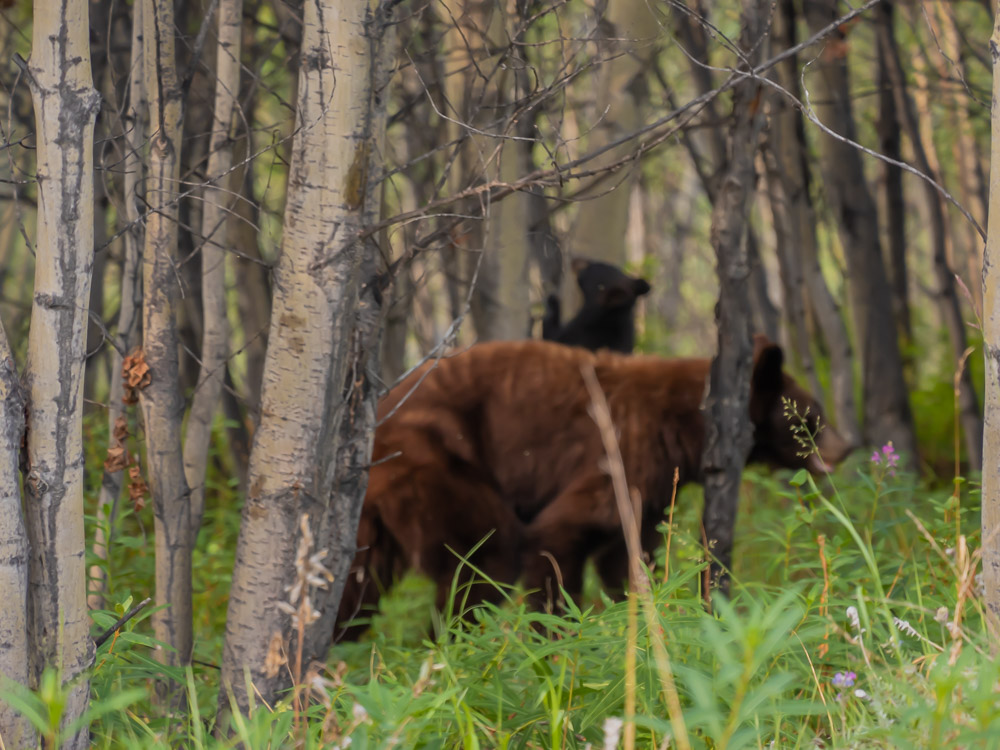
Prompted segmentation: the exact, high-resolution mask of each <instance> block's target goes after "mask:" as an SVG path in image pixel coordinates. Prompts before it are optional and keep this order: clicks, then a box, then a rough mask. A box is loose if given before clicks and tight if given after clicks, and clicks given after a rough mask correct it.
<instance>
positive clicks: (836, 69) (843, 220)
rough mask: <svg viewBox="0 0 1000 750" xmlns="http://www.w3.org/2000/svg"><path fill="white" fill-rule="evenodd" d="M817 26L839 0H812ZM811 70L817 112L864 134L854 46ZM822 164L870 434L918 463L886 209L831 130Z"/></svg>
mask: <svg viewBox="0 0 1000 750" xmlns="http://www.w3.org/2000/svg"><path fill="white" fill-rule="evenodd" d="M804 5H805V15H806V20H807V22H808V25H809V28H810V29H811V30H812V31H813V32H817V31H819V30H821V29H823V28H824V27H826V26H827V25H829V24H830V23H831V22H833V21H834V20H836V18H837V17H838V16H837V7H836V6H837V3H836V0H806V1H805V3H804ZM814 69H815V70H816V72H815V73H814V74H813V75H812V76H810V79H809V80H810V82H811V83H812V85H813V91H812V96H811V99H812V101H813V102H814V106H815V109H816V111H817V115H818V117H819V119H820V120H821V121H823V122H824V123H825V124H826V125H827V126H829V127H830V128H831V129H832V130H834V131H835V132H837V133H840V134H841V135H843V136H845V137H847V138H850V139H851V140H854V141H856V140H857V137H856V135H857V132H856V130H857V129H856V126H855V122H854V113H853V108H852V105H851V92H850V83H849V80H848V73H847V60H846V47H845V45H844V44H843V43H841V44H837V45H827V47H826V48H825V49H824V50H823V52H822V54H821V56H820V58H819V59H818V60H817V61H816V63H815V64H814ZM820 151H821V158H820V163H821V168H822V173H823V182H824V184H825V185H826V192H827V197H828V199H829V201H830V204H831V207H832V209H833V214H834V216H835V218H836V221H837V228H838V231H839V234H840V241H841V244H842V245H843V248H844V257H845V259H846V261H847V286H848V293H849V296H850V299H851V309H852V312H853V316H854V327H855V336H856V340H857V342H858V348H859V350H860V351H859V354H860V356H861V365H862V373H863V383H862V387H863V394H864V415H865V419H864V438H865V439H866V440H867V441H868V442H870V443H875V444H879V445H881V444H883V443H887V442H889V441H892V442H893V444H894V445H895V446H896V449H897V450H898V451H899V452H900V453H901V454H904V455H905V456H906V461H907V463H908V465H909V466H910V467H913V468H916V467H917V466H918V465H919V456H918V454H917V441H916V435H915V434H914V431H913V415H912V412H911V411H910V401H909V397H908V395H907V391H906V386H905V382H904V380H903V363H902V358H901V357H900V353H899V341H898V340H897V338H896V325H895V322H894V320H893V314H892V293H891V289H890V287H889V281H888V278H887V276H886V271H885V264H884V263H883V261H882V250H881V246H880V243H879V236H878V211H877V209H876V207H875V201H874V200H873V198H872V195H871V192H870V191H869V189H868V185H867V183H866V182H865V175H864V169H863V168H862V164H861V154H860V152H859V151H858V150H857V149H856V148H854V147H853V146H851V145H848V144H846V143H843V142H841V141H838V140H835V139H833V138H831V137H828V136H823V137H822V138H821V141H820Z"/></svg>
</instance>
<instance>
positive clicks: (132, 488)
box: [128, 462, 149, 512]
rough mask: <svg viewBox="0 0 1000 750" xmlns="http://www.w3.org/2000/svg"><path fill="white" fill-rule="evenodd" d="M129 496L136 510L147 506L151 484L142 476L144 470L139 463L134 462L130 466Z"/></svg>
mask: <svg viewBox="0 0 1000 750" xmlns="http://www.w3.org/2000/svg"><path fill="white" fill-rule="evenodd" d="M128 478H129V482H128V496H129V499H130V500H131V501H132V505H133V507H134V508H135V510H136V512H139V511H140V510H142V509H143V508H145V507H146V496H147V495H148V494H149V485H147V484H146V480H144V479H143V478H142V470H141V469H140V468H139V464H138V463H135V462H133V463H132V465H131V466H129V467H128Z"/></svg>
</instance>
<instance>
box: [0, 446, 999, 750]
mask: <svg viewBox="0 0 1000 750" xmlns="http://www.w3.org/2000/svg"><path fill="white" fill-rule="evenodd" d="M94 430H95V431H99V430H100V428H99V427H94ZM91 437H92V438H93V439H91V440H89V441H88V442H89V444H91V445H96V444H99V443H100V442H101V440H100V439H99V435H97V436H93V435H92V436H91ZM219 445H220V447H221V443H220V444H219ZM94 451H95V455H96V451H97V449H96V448H94ZM92 458H93V457H92ZM95 465H96V463H95V462H92V463H91V466H95ZM219 473H221V472H220V471H219V470H216V474H217V475H218V474H219ZM96 481H99V476H97V470H96V469H95V470H94V471H93V472H92V476H91V482H92V486H96ZM961 487H962V494H961V497H960V500H956V499H955V498H954V497H952V494H951V491H950V489H948V488H943V489H935V488H930V487H927V486H925V485H918V484H917V483H916V482H915V481H914V480H913V479H912V478H911V477H908V476H906V475H903V474H900V475H898V476H891V475H889V474H888V473H886V472H884V471H882V470H880V469H879V468H878V467H874V466H872V465H871V464H870V463H869V462H868V457H867V456H864V455H859V456H855V457H853V458H852V460H851V461H850V462H849V463H848V464H847V465H845V466H843V467H841V469H840V470H839V471H838V473H837V474H836V475H835V477H833V479H832V481H831V482H827V481H823V482H820V483H819V484H818V485H816V484H814V483H813V482H812V480H810V479H808V478H807V477H805V476H804V475H797V476H795V477H792V476H790V475H789V474H787V473H781V474H771V473H768V472H765V471H762V470H759V469H753V468H751V469H749V470H748V471H747V472H746V475H745V481H744V488H743V493H742V502H741V508H740V514H739V518H738V532H737V544H736V549H735V550H734V569H735V571H736V576H735V579H734V585H733V596H732V600H731V601H730V602H725V601H719V600H716V606H715V611H714V613H712V614H709V613H707V612H706V611H705V609H704V608H703V606H702V603H701V588H700V587H701V580H702V576H701V572H702V570H703V566H702V562H701V548H700V544H699V543H698V529H699V525H698V519H699V515H700V509H701V497H700V490H699V489H698V488H693V487H689V488H686V489H685V490H684V491H682V493H681V494H680V497H679V498H678V502H677V511H676V514H675V519H674V529H673V531H672V542H671V560H670V567H669V578H668V579H667V580H666V581H665V580H664V578H665V575H664V574H665V565H664V563H665V560H664V558H663V549H662V548H661V550H660V551H659V553H658V556H657V558H656V560H655V563H654V564H653V566H652V567H651V569H650V570H649V575H650V577H651V579H652V581H653V583H654V586H653V594H652V597H653V601H654V603H655V610H656V613H655V627H654V631H655V632H653V633H650V632H648V631H647V629H646V626H645V621H644V620H643V619H642V618H639V624H638V637H637V660H636V668H635V680H636V685H637V691H636V715H635V724H636V727H637V730H636V731H637V734H636V745H635V746H636V747H644V748H645V747H651V748H652V747H657V748H658V747H677V746H679V745H678V744H677V738H673V741H671V737H672V728H671V724H670V721H669V718H668V710H667V706H666V704H665V702H664V699H663V697H662V695H661V689H660V685H661V680H660V678H661V675H660V674H659V673H658V669H657V666H656V663H655V660H654V658H653V649H652V647H651V646H652V643H653V639H656V638H662V639H663V642H664V643H665V645H666V648H667V650H668V653H669V656H670V662H671V665H672V672H673V675H672V676H673V679H674V681H675V683H676V685H677V690H678V692H679V695H680V700H681V706H682V709H683V718H684V723H685V725H686V732H687V736H688V744H689V746H690V747H693V748H721V747H727V748H741V747H748V748H769V747H775V748H800V747H801V748H813V747H816V746H818V743H821V746H824V747H845V748H846V747H850V748H867V747H907V748H909V747H927V748H935V747H983V748H989V747H997V746H1000V693H998V689H1000V661H998V660H996V659H993V658H991V657H990V655H989V652H990V645H991V644H990V642H989V638H988V636H987V635H986V633H985V627H984V614H983V607H982V603H981V601H980V599H979V598H978V596H977V594H976V587H977V582H976V580H975V578H974V574H975V572H977V571H978V559H977V558H976V557H975V551H976V550H977V549H978V547H979V512H978V491H977V487H976V485H975V484H974V483H964V484H962V486H961ZM214 490H215V491H214V492H213V495H212V496H213V497H214V502H213V503H212V504H211V506H210V508H209V510H208V513H207V514H206V522H205V527H204V529H203V530H202V533H201V536H200V537H199V544H198V551H197V552H196V560H195V572H196V576H197V578H196V582H195V608H196V609H195V612H196V613H195V631H196V638H197V644H196V658H197V659H198V663H197V664H195V666H194V668H193V669H192V670H190V671H189V672H187V673H186V674H185V673H174V675H173V676H174V678H175V679H177V680H179V681H180V682H181V683H182V684H186V685H187V691H188V696H189V701H190V703H191V705H193V706H195V707H196V708H197V711H196V712H188V714H187V715H186V716H183V717H182V718H180V719H176V720H174V721H173V722H172V723H171V722H168V721H167V720H166V719H164V718H162V717H161V715H160V713H159V712H158V711H156V710H155V709H154V708H153V706H152V702H151V700H150V697H149V696H150V694H151V686H152V684H153V682H154V680H155V679H156V678H157V677H158V676H160V675H162V674H163V668H162V667H161V666H159V665H158V664H157V663H156V662H155V660H154V658H153V648H154V646H155V642H154V641H153V640H152V638H151V635H150V633H151V631H150V628H149V623H148V616H149V614H150V612H149V611H148V610H147V611H146V612H144V613H143V615H142V616H140V617H139V618H137V620H136V621H135V622H133V623H131V624H130V625H129V626H128V627H127V628H126V629H125V631H124V632H122V634H121V635H120V636H119V637H118V638H117V639H113V640H112V641H109V642H108V643H107V644H105V645H104V646H103V647H102V648H101V650H100V652H99V653H98V656H97V661H96V666H95V668H94V670H93V673H92V692H93V706H94V716H93V718H94V721H93V724H92V732H93V740H94V745H95V746H96V747H108V748H110V747H163V746H165V745H166V744H168V743H171V744H173V745H180V746H184V747H195V748H197V747H217V746H235V744H236V743H237V742H239V741H242V742H243V743H244V744H246V745H247V746H250V747H254V748H264V747H282V746H293V745H294V744H295V743H297V742H298V743H300V744H301V746H305V747H346V746H347V745H346V744H345V743H347V739H348V738H349V739H350V746H351V747H352V748H368V747H372V748H375V747H378V748H382V747H407V748H408V747H414V748H438V747H441V748H480V747H481V748H493V747H497V748H581V749H582V748H585V747H587V746H588V745H589V746H590V747H594V748H600V747H604V746H605V729H606V728H608V729H610V730H612V731H614V728H615V720H617V719H621V718H623V714H624V705H625V683H626V667H625V665H626V648H627V637H626V630H627V623H628V607H627V605H626V604H625V603H614V602H611V601H609V600H608V599H607V598H606V597H604V596H603V594H602V593H601V590H600V588H599V586H598V585H597V583H596V576H594V575H593V574H592V573H591V574H589V575H588V579H587V586H586V587H585V592H584V594H583V596H582V597H581V601H580V602H577V603H575V604H574V605H573V606H572V607H571V609H570V612H569V613H568V614H567V615H566V616H565V617H553V616H551V615H542V614H534V613H529V612H527V611H526V610H525V607H524V605H523V602H522V594H523V592H520V591H514V592H512V599H513V602H512V603H511V604H508V605H505V606H504V607H502V608H492V607H491V608H482V609H480V610H478V611H477V612H476V613H475V614H474V616H473V624H472V625H471V626H464V627H463V626H459V625H458V624H456V623H455V622H442V620H441V617H440V616H437V615H436V614H434V613H433V612H432V606H431V605H432V599H433V593H432V591H431V589H430V586H429V584H428V582H426V581H423V580H422V579H420V578H419V577H416V576H411V577H408V578H407V579H406V580H404V581H403V582H402V583H401V584H400V585H399V586H397V588H396V590H395V591H394V592H393V593H391V594H390V595H389V596H387V597H386V598H385V599H384V601H383V607H382V611H381V613H380V614H378V615H377V616H375V617H374V618H373V623H374V624H373V628H372V630H371V632H370V633H369V635H368V636H367V638H366V639H365V640H364V641H362V642H360V643H353V644H339V645H337V646H335V647H334V648H333V650H332V651H331V653H330V659H329V662H328V666H327V669H326V671H325V672H324V673H323V674H321V675H319V677H318V678H317V679H316V680H314V690H313V691H312V692H311V694H310V701H309V706H308V708H306V709H305V710H304V711H302V712H300V713H299V715H296V711H295V709H294V708H293V705H292V702H291V700H290V698H289V699H286V700H284V701H282V702H281V703H279V704H278V705H277V706H274V707H272V708H271V709H267V708H261V707H258V708H257V709H256V710H255V711H253V712H252V714H251V715H250V716H249V717H238V718H239V720H238V721H237V723H236V736H235V739H233V740H231V741H229V742H228V743H223V742H220V741H218V740H215V739H213V738H212V730H213V725H212V720H213V717H214V715H215V707H216V705H217V697H218V670H217V669H216V668H215V667H214V666H213V665H217V664H218V663H219V660H220V658H221V644H222V634H223V629H224V617H225V607H224V606H221V603H222V602H224V601H225V597H226V595H227V593H228V585H229V575H230V570H231V566H232V559H233V549H234V547H235V540H236V534H237V531H238V525H239V511H240V503H239V499H238V497H237V493H236V491H235V489H234V488H233V486H232V485H231V484H230V483H217V484H216V485H215V488H214ZM918 522H919V523H918ZM151 526H152V519H151V513H150V509H149V508H148V507H147V508H145V509H142V510H140V511H135V510H127V511H126V512H124V513H123V514H122V518H121V519H120V521H119V528H118V530H117V533H116V540H117V542H116V544H115V546H114V548H113V550H112V556H111V561H110V562H109V564H108V568H109V572H110V579H109V580H110V592H109V603H110V605H109V606H112V608H113V609H114V610H115V612H108V613H102V614H98V615H96V616H95V631H97V630H101V629H103V628H104V627H107V625H108V624H110V623H111V622H113V619H114V617H115V616H117V614H119V613H120V612H122V611H124V610H125V609H126V608H127V607H128V606H129V604H130V603H132V601H134V600H138V599H140V598H143V597H145V596H149V595H152V593H153V591H152V588H153V584H152V546H151V539H150V534H151ZM663 528H664V532H665V533H666V525H665V524H664V526H663ZM963 586H964V587H965V588H964V593H962V592H961V591H960V589H962V588H963ZM956 609H959V610H960V612H961V618H960V620H959V622H958V625H957V627H956V626H955V625H954V623H955V612H956ZM546 630H548V631H549V634H543V632H544V631H546ZM851 672H853V673H854V674H855V675H856V678H855V680H854V683H853V684H852V685H850V686H847V685H845V684H844V683H843V679H842V678H838V679H837V681H838V685H835V684H834V679H835V676H836V675H838V673H842V674H847V673H851ZM858 691H861V692H858ZM13 700H16V701H20V702H19V703H18V705H21V706H23V708H24V710H25V711H27V712H28V713H30V714H31V715H32V716H35V717H36V720H37V721H38V722H39V724H40V727H41V728H42V729H43V731H47V732H50V733H49V735H48V736H50V737H53V736H54V735H53V734H52V733H51V731H50V728H51V727H52V726H54V725H55V724H54V723H53V722H55V721H56V719H54V718H53V717H57V716H58V706H59V703H60V700H61V699H60V688H59V687H58V680H54V679H51V678H50V679H49V681H48V682H47V683H46V684H45V686H44V690H43V691H39V692H38V693H36V694H21V695H20V696H18V697H16V698H13ZM772 743H773V745H772Z"/></svg>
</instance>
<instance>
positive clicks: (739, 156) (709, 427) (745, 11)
mask: <svg viewBox="0 0 1000 750" xmlns="http://www.w3.org/2000/svg"><path fill="white" fill-rule="evenodd" d="M741 6H742V20H741V23H742V32H741V34H740V42H739V44H740V48H741V49H742V50H743V51H744V53H745V55H746V57H747V60H748V62H749V63H750V64H756V61H757V60H759V59H761V57H762V56H763V54H764V53H763V50H764V49H765V48H766V47H767V43H766V41H762V40H764V39H765V37H764V35H765V33H766V31H767V28H766V26H767V19H768V12H767V9H768V8H769V7H770V4H769V1H768V0H742V3H741ZM740 67H743V65H741V66H740ZM760 96H761V91H760V85H759V84H758V83H757V82H756V81H753V80H752V79H750V80H746V81H744V82H742V83H740V84H738V85H737V86H736V88H734V89H733V121H732V125H731V130H730V133H729V138H728V142H727V151H728V154H727V158H726V163H727V164H728V165H729V167H728V169H727V170H726V172H725V174H724V175H723V177H722V179H721V181H720V182H719V185H718V192H717V194H716V200H715V204H714V206H713V209H712V245H713V247H714V248H715V253H716V257H717V259H718V274H719V301H718V303H717V305H716V308H715V318H716V321H717V324H718V330H719V332H718V350H717V353H716V355H715V358H714V359H713V360H712V368H711V373H710V375H709V384H708V391H707V393H706V395H705V403H704V405H703V407H702V408H703V410H704V411H705V412H706V435H705V449H704V453H703V455H702V471H703V473H704V487H705V511H704V529H705V538H706V540H707V543H708V547H709V550H708V551H709V554H711V555H712V557H713V562H712V571H713V580H714V581H715V582H718V584H719V585H720V586H721V587H722V589H723V591H728V577H727V576H726V573H725V571H726V570H727V569H728V568H729V566H730V563H731V559H732V544H733V530H734V526H735V522H736V508H737V506H738V504H739V488H740V476H741V475H742V473H743V466H744V464H745V463H746V459H747V455H748V454H749V451H750V447H751V445H752V443H753V434H752V428H751V426H750V418H749V411H750V409H749V404H750V374H751V369H752V359H753V344H752V341H751V334H752V331H751V330H750V320H751V317H750V299H749V289H748V285H749V259H748V257H747V248H746V237H745V234H746V224H747V216H748V213H749V209H750V198H751V196H752V195H753V192H754V182H755V174H754V155H755V154H756V151H757V139H758V136H759V134H760V128H761V125H762V124H763V117H762V111H763V108H762V107H761V106H760V104H759V98H760ZM706 593H707V592H706Z"/></svg>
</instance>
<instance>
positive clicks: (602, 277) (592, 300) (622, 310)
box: [542, 259, 649, 354]
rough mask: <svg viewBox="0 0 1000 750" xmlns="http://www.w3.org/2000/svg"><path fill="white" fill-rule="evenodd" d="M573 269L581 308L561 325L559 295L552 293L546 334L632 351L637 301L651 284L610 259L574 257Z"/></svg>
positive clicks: (559, 339)
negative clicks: (592, 259) (581, 299)
mask: <svg viewBox="0 0 1000 750" xmlns="http://www.w3.org/2000/svg"><path fill="white" fill-rule="evenodd" d="M573 272H574V273H575V274H576V280H577V283H578V284H579V285H580V291H581V292H582V293H583V305H582V306H581V307H580V312H578V313H577V314H576V315H575V316H574V317H573V318H572V319H571V320H570V321H569V322H568V323H566V325H564V326H560V324H559V322H560V320H559V298H558V297H557V296H555V295H554V294H553V295H549V297H548V299H547V300H546V301H545V316H544V317H543V318H542V338H543V339H545V340H546V341H557V342H559V343H560V344H567V345H569V346H582V347H583V348H585V349H590V350H591V351H597V350H598V349H611V350H613V351H616V352H624V353H625V354H629V353H631V351H632V349H634V348H635V302H636V300H637V299H638V298H639V297H641V296H642V295H644V294H647V293H648V292H649V284H648V283H647V282H646V281H644V280H643V279H638V278H635V277H633V276H629V275H628V274H626V273H623V272H622V271H621V269H619V268H617V267H615V266H612V265H610V264H608V263H599V262H596V261H589V260H584V259H577V260H574V261H573Z"/></svg>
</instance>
